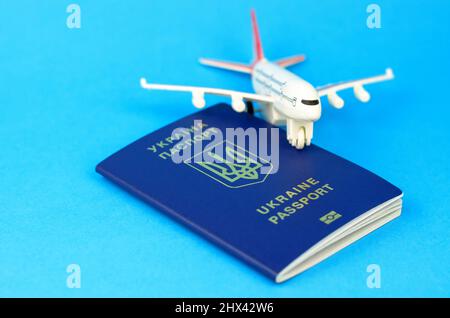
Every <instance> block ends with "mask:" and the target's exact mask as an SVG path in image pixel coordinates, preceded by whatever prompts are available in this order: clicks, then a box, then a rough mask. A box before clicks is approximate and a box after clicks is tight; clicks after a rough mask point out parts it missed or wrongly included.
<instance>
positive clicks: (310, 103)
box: [302, 99, 319, 106]
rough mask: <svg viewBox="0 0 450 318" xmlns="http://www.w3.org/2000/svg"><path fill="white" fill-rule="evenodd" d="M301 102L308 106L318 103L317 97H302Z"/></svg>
mask: <svg viewBox="0 0 450 318" xmlns="http://www.w3.org/2000/svg"><path fill="white" fill-rule="evenodd" d="M302 104H305V105H308V106H314V105H319V100H318V99H314V100H308V99H302Z"/></svg>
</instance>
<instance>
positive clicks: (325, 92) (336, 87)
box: [317, 68, 394, 109]
mask: <svg viewBox="0 0 450 318" xmlns="http://www.w3.org/2000/svg"><path fill="white" fill-rule="evenodd" d="M393 78H394V73H393V71H392V69H390V68H388V69H386V72H385V74H382V75H378V76H373V77H368V78H363V79H359V80H354V81H347V82H340V83H336V84H330V85H325V86H321V87H317V92H318V93H319V96H320V97H322V96H328V102H329V103H330V104H331V106H333V107H335V108H338V109H340V108H342V107H344V100H343V99H342V98H341V97H339V96H338V95H337V92H338V91H342V90H344V89H348V88H353V92H354V93H355V96H356V98H357V99H359V100H360V101H361V102H363V103H366V102H368V101H369V100H370V94H369V93H368V92H367V91H366V90H365V89H364V87H363V86H364V85H367V84H373V83H378V82H383V81H388V80H391V79H393Z"/></svg>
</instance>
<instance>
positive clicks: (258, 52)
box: [251, 9, 264, 63]
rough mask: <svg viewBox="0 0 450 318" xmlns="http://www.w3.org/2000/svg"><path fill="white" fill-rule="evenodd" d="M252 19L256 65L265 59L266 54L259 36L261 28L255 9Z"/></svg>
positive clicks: (252, 12)
mask: <svg viewBox="0 0 450 318" xmlns="http://www.w3.org/2000/svg"><path fill="white" fill-rule="evenodd" d="M251 17H252V28H253V51H254V54H255V60H254V63H256V62H258V61H260V60H262V59H263V58H264V52H263V48H262V43H261V37H260V36H259V28H258V22H257V21H256V14H255V10H253V9H252V11H251Z"/></svg>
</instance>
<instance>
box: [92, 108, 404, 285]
mask: <svg viewBox="0 0 450 318" xmlns="http://www.w3.org/2000/svg"><path fill="white" fill-rule="evenodd" d="M249 128H250V129H255V130H257V131H264V137H265V138H266V139H267V142H265V143H263V144H266V145H268V147H267V148H268V149H265V152H268V151H270V150H273V149H276V150H277V152H278V155H277V156H272V160H269V159H270V158H269V157H267V156H264V155H262V154H261V153H262V152H261V153H259V152H258V149H256V150H254V149H247V148H246V147H245V146H242V145H237V144H236V139H230V138H228V139H227V137H226V136H228V134H227V132H228V130H230V129H241V132H242V131H249V130H248V129H249ZM208 132H209V133H208ZM275 132H278V128H276V127H275V126H273V125H271V124H269V123H267V122H265V121H264V120H261V119H259V118H257V117H254V116H252V115H249V114H247V113H236V112H235V111H233V110H232V109H231V107H230V106H229V105H226V104H219V105H216V106H213V107H209V108H206V109H204V110H202V111H199V112H197V113H194V114H192V115H190V116H187V117H185V118H183V119H180V120H178V121H176V122H174V123H172V124H170V125H168V126H166V127H164V128H161V129H159V130H157V131H155V132H153V133H151V134H149V135H147V136H145V137H143V138H141V139H139V140H137V141H135V142H134V143H132V144H130V145H128V146H126V147H125V148H123V149H122V150H120V151H118V152H117V153H115V154H113V155H111V156H110V157H108V158H107V159H105V160H104V161H102V162H101V163H100V164H98V166H97V168H96V170H97V172H98V173H100V174H102V175H103V176H105V177H106V178H108V179H110V180H112V181H113V182H115V183H117V184H118V185H119V186H121V187H123V188H124V189H126V190H128V191H129V192H131V193H132V194H134V195H136V196H138V197H139V198H141V199H143V200H144V201H146V202H148V203H149V204H151V205H152V206H154V207H156V208H157V209H159V210H161V211H164V212H166V213H167V214H169V215H170V216H172V217H174V218H175V219H177V220H178V221H180V222H181V223H183V224H185V225H186V226H188V227H190V228H191V229H192V230H194V231H196V232H197V233H199V234H201V235H203V236H204V237H205V238H207V239H209V240H210V241H212V242H214V243H216V244H217V245H219V246H221V247H222V248H224V249H225V250H227V251H228V252H230V253H232V254H234V255H235V256H237V257H238V258H240V259H242V260H244V261H245V262H247V263H248V264H250V265H252V266H253V267H255V268H256V269H258V270H260V271H261V272H262V273H264V274H266V275H267V276H269V277H270V278H272V279H273V280H275V281H276V282H283V281H285V280H287V279H289V278H291V277H293V276H295V275H297V274H299V273H301V272H303V271H304V270H306V269H308V268H310V267H311V266H313V265H315V264H317V263H318V262H320V261H322V260H323V259H325V258H327V257H329V256H330V255H332V254H334V253H335V252H337V251H339V250H340V249H342V248H344V247H345V246H347V245H349V244H351V243H352V242H354V241H356V240H358V239H359V238H361V237H362V236H364V235H366V234H368V233H370V232H371V231H373V230H375V229H377V228H378V227H380V226H382V225H384V224H386V223H387V222H389V221H391V220H392V219H394V218H395V217H397V216H399V215H400V212H401V208H402V200H401V198H402V192H401V191H400V189H398V188H397V187H395V186H393V185H392V184H390V183H389V182H387V181H386V180H384V179H382V178H380V177H378V176H377V175H375V174H373V173H371V172H370V171H367V170H365V169H363V168H361V167H359V166H358V165H355V164H354V163H352V162H350V161H347V160H345V159H343V158H341V157H338V156H336V155H334V154H332V153H330V152H328V151H326V150H324V149H322V148H319V147H317V146H315V145H311V146H309V147H306V148H305V149H303V150H301V151H300V150H297V149H295V148H293V147H292V146H291V145H290V144H289V143H288V141H287V140H286V137H285V132H284V131H280V133H279V134H275ZM274 134H275V135H274ZM212 135H215V137H216V138H217V136H219V135H221V136H222V137H223V138H224V140H223V141H221V142H218V143H216V144H215V148H214V149H215V150H217V149H219V152H220V149H221V151H223V152H222V155H224V156H228V158H234V159H240V160H236V161H235V162H234V161H230V160H227V159H221V158H219V157H220V156H218V155H217V154H216V153H213V151H212V148H211V147H209V148H208V146H205V145H207V144H208V142H209V143H211V140H212V139H213V138H211V137H212ZM274 136H275V137H276V139H274ZM247 137H248V136H247ZM274 140H275V141H274ZM274 143H276V146H277V147H273V146H274V145H275V144H274ZM249 144H250V143H249ZM195 147H197V148H196V149H197V150H198V149H200V151H197V152H195V151H192V153H191V154H192V156H190V157H189V158H187V159H186V157H184V158H182V159H181V160H178V161H177V160H175V159H176V158H175V155H180V154H181V153H182V152H183V153H184V154H186V153H188V151H190V149H191V148H192V149H193V148H195ZM272 155H274V154H272ZM197 156H200V157H202V158H203V159H202V160H197V159H198V157H197ZM205 158H206V159H205ZM268 158H269V159H268ZM274 158H275V160H273V159H274ZM208 159H209V160H208ZM211 159H216V160H211ZM263 170H264V173H263Z"/></svg>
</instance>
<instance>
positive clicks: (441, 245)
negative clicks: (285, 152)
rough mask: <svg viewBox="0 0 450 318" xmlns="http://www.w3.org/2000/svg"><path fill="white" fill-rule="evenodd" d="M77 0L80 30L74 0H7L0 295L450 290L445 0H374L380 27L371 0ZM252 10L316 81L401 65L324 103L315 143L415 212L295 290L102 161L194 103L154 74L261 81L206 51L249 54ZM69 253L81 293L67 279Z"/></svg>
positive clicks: (241, 84) (277, 50)
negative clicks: (187, 223)
mask: <svg viewBox="0 0 450 318" xmlns="http://www.w3.org/2000/svg"><path fill="white" fill-rule="evenodd" d="M76 3H78V4H79V5H80V6H81V24H82V27H81V29H69V28H67V26H66V18H67V16H68V13H66V7H67V5H69V4H70V2H69V1H52V0H47V1H43V0H41V1H2V2H1V3H0V48H1V49H0V74H1V75H0V81H1V82H0V84H1V85H0V145H1V155H0V296H64V297H75V296H167V297H172V296H173V297H176V296H183V297H187V296H192V297H197V296H199V297H200V296H205V297H206V296H229V297H231V296H235V297H238V296H245V297H247V296H251V297H262V296H264V297H301V296H307V297H309V296H324V297H327V296H333V297H335V296H344V297H372V296H374V297H380V296H388V297H391V296H401V297H402V296H450V271H449V264H450V252H449V251H450V235H449V234H450V230H449V229H450V218H449V217H448V213H449V196H448V186H449V177H450V173H449V171H450V169H449V163H448V156H449V154H450V151H449V149H450V147H449V146H450V144H449V128H448V117H449V115H450V110H449V106H448V105H447V96H446V95H447V94H448V87H449V70H450V67H449V66H450V65H449V55H450V50H449V41H448V37H449V28H450V24H449V23H448V19H449V16H450V13H449V12H450V2H449V1H445V0H442V1H438V0H435V1H427V2H425V1H408V2H405V1H403V0H396V1H377V3H378V4H379V5H380V6H381V9H382V28H381V29H368V28H367V26H366V18H367V13H366V7H367V5H368V4H369V3H370V2H368V1H356V0H354V1H349V0H346V1H331V0H327V1H312V0H308V1H306V0H304V1H298V0H297V1H294V0H293V1H237V0H236V1H227V2H226V4H225V1H189V2H188V1H167V0H166V1H127V2H125V1H111V0H109V1H87V0H79V1H77V2H76ZM252 7H254V8H255V9H256V11H257V15H258V20H259V25H260V29H261V35H262V40H263V45H264V49H265V53H266V55H267V57H268V58H279V57H284V56H287V55H291V54H296V53H305V54H307V57H308V60H307V61H306V62H305V63H304V64H302V65H299V66H295V67H293V68H292V71H294V72H295V73H297V74H299V75H301V76H302V77H304V78H306V79H307V80H309V81H311V82H312V83H313V84H315V85H322V84H326V83H329V82H335V81H339V80H346V79H353V78H359V77H365V76H370V75H375V74H379V73H380V72H383V71H384V69H385V67H388V66H391V67H392V68H393V69H394V71H395V73H396V76H397V77H396V79H395V81H392V82H388V83H382V84H378V85H374V86H371V87H369V90H370V91H371V93H372V94H373V99H372V101H371V103H369V104H361V103H359V102H357V101H356V99H355V98H354V97H353V96H351V92H350V93H348V92H346V93H344V94H343V97H344V98H345V100H346V102H347V103H346V106H345V107H344V108H343V109H342V110H335V109H332V108H331V107H330V106H328V104H327V102H324V109H323V117H322V119H321V120H320V121H319V122H318V123H317V124H316V130H315V137H314V142H315V143H316V144H317V145H320V146H322V147H324V148H326V149H329V150H331V151H333V152H335V153H337V154H339V155H342V156H343V157H345V158H348V159H350V160H352V161H354V162H356V163H358V164H360V165H362V166H364V167H366V168H368V169H370V170H372V171H374V172H375V173H378V174H380V175H381V176H383V177H385V178H386V179H388V180H390V181H391V182H393V183H394V184H396V185H397V186H399V187H400V188H401V189H402V190H403V191H404V193H405V202H404V208H403V215H402V216H401V217H400V218H399V219H397V220H395V221H393V222H392V223H390V224H388V225H386V226H384V227H383V228H382V229H380V230H378V231H376V232H375V233H373V234H371V235H369V236H367V237H365V238H363V239H362V240H360V241H359V242H357V243H355V244H353V245H352V246H350V247H348V248H346V249H345V250H343V251H341V252H339V253H338V254H336V255H335V256H333V257H331V258H330V259H328V260H326V261H324V262H322V263H321V264H319V265H317V266H315V267H314V268H312V269H311V270H309V271H307V272H305V273H304V274H302V275H300V276H298V277H296V278H294V279H292V280H290V281H288V282H286V283H284V284H281V285H276V284H274V283H273V282H271V281H270V280H268V279H267V278H265V277H263V276H262V275H260V274H259V273H257V272H256V271H254V270H253V269H251V268H250V267H248V266H246V265H245V264H243V263H242V262H240V261H239V260H237V259H235V258H233V257H232V256H229V255H228V254H226V253H225V252H223V251H222V250H220V249H219V248H216V247H215V246H213V245H211V244H210V243H208V242H206V241H204V240H203V239H202V238H200V237H198V236H197V235H195V234H192V233H191V232H190V231H189V230H187V229H185V228H184V227H182V226H181V225H179V224H177V223H175V222H173V221H172V220H171V219H169V218H167V217H166V216H165V215H163V214H161V213H159V212H157V211H156V210H154V209H152V208H150V207H148V206H147V205H146V204H144V203H143V202H141V201H139V200H137V199H135V198H134V197H132V196H130V195H129V194H127V193H125V192H123V191H122V190H120V189H119V188H117V187H116V186H114V185H113V184H111V183H109V182H107V181H106V180H105V179H104V178H102V177H101V176H100V175H98V174H96V173H95V172H94V167H95V165H96V164H97V163H98V162H99V161H101V160H102V159H104V158H105V157H107V156H108V155H110V154H111V153H113V152H115V151H116V150H118V149H120V148H121V147H123V146H125V145H127V144H128V143H130V142H131V141H134V140H135V139H137V138H139V137H141V136H143V135H144V134H147V133H149V132H151V131H153V130H155V129H157V128H159V127H161V126H163V125H165V124H167V123H170V122H172V121H174V120H176V119H178V118H180V117H181V116H184V115H187V114H190V113H192V112H193V111H194V108H193V107H192V105H191V104H190V97H189V95H185V94H175V93H167V92H149V91H145V90H143V89H141V88H140V87H139V78H140V77H141V76H145V77H147V78H148V79H149V80H151V81H157V82H162V83H175V84H192V85H205V86H212V87H224V88H230V89H238V90H244V91H251V85H250V81H249V80H248V78H247V77H246V76H245V75H241V74H234V73H229V72H226V71H221V70H214V69H208V68H205V67H202V66H199V65H198V64H197V62H196V60H197V58H198V57H200V56H208V57H216V58H225V59H229V60H236V61H242V62H247V61H249V60H250V59H251V56H252V52H251V32H250V19H249V11H250V8H252ZM221 100H224V99H221V98H217V97H212V98H208V104H213V103H215V102H218V101H221ZM71 263H76V264H79V265H80V266H81V271H82V282H81V284H82V286H81V288H80V289H69V288H67V287H66V277H67V275H68V274H67V273H66V267H67V266H68V265H69V264H71ZM372 263H375V264H379V265H380V266H381V280H382V286H381V288H380V289H369V288H367V286H366V277H367V276H368V273H367V272H366V267H367V266H368V265H369V264H372Z"/></svg>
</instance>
